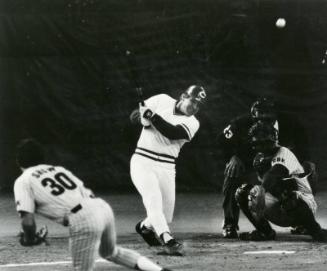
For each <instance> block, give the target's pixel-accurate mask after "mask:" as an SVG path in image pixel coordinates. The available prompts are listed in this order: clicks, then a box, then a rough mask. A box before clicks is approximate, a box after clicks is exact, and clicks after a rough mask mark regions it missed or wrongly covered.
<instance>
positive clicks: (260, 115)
mask: <svg viewBox="0 0 327 271" xmlns="http://www.w3.org/2000/svg"><path fill="white" fill-rule="evenodd" d="M251 116H252V118H254V119H255V120H270V121H273V120H276V111H275V104H274V102H273V101H272V100H270V99H268V98H260V99H258V100H257V101H255V102H254V103H253V104H252V106H251Z"/></svg>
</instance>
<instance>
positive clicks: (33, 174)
mask: <svg viewBox="0 0 327 271" xmlns="http://www.w3.org/2000/svg"><path fill="white" fill-rule="evenodd" d="M55 170H56V169H55V168H54V167H49V168H47V169H40V170H37V171H35V172H33V173H32V176H33V177H35V178H40V177H41V176H42V175H43V174H44V173H48V172H52V171H55Z"/></svg>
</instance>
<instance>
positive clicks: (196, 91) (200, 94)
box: [183, 85, 207, 103]
mask: <svg viewBox="0 0 327 271" xmlns="http://www.w3.org/2000/svg"><path fill="white" fill-rule="evenodd" d="M183 95H186V96H187V97H192V98H194V100H196V101H197V102H199V103H204V101H205V100H206V98H207V93H206V91H205V89H204V88H203V87H202V86H198V85H192V86H190V87H188V88H187V89H186V90H185V92H184V93H183Z"/></svg>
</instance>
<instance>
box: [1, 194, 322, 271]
mask: <svg viewBox="0 0 327 271" xmlns="http://www.w3.org/2000/svg"><path fill="white" fill-rule="evenodd" d="M104 198H105V199H106V200H108V201H109V202H110V204H111V205H112V206H113V208H114V210H115V213H116V223H117V228H118V235H119V237H118V243H119V244H120V245H122V246H124V247H127V248H132V249H136V250H137V251H139V252H140V253H142V254H144V255H146V256H148V257H150V258H151V259H154V260H155V261H157V262H158V263H160V264H162V265H164V266H167V267H169V268H171V269H173V270H205V271H206V270H261V271H262V270H264V269H265V270H326V268H327V257H326V256H327V244H323V243H312V242H311V241H310V238H309V237H307V236H294V235H291V234H289V229H283V228H279V227H276V230H277V232H278V240H277V241H272V242H240V241H231V240H224V239H223V238H222V236H221V234H220V225H221V222H222V213H221V208H220V204H221V197H220V196H217V195H214V194H199V195H195V194H182V195H178V196H177V206H176V213H175V221H174V223H173V225H172V229H173V231H174V232H175V233H176V237H177V238H178V239H180V240H183V242H184V245H185V253H186V255H185V256H184V257H167V256H158V255H156V253H157V252H158V250H157V249H153V248H149V247H148V246H147V245H146V244H145V243H144V242H142V240H141V238H140V237H139V236H138V235H137V234H135V233H134V225H135V224H136V222H137V221H138V220H139V219H140V218H141V217H142V216H143V215H144V211H143V207H142V203H141V200H140V199H139V198H138V196H137V195H114V196H108V195H105V196H104ZM317 201H318V204H319V205H320V206H323V207H321V208H320V210H319V212H318V219H319V221H320V222H321V224H322V225H323V226H324V227H327V223H326V221H327V220H326V218H327V211H326V206H327V202H326V201H327V193H326V192H321V193H319V194H318V196H317ZM0 204H1V210H0V213H1V223H0V270H10V271H26V270H33V271H39V270H55V271H57V270H58V271H59V270H60V271H63V270H71V269H70V259H71V258H70V255H69V251H68V239H67V232H66V230H67V229H66V228H64V227H61V226H59V225H56V224H54V223H52V222H49V221H48V220H44V219H38V225H42V224H47V225H48V227H49V231H50V234H49V241H50V243H51V244H50V246H46V245H42V246H38V247H33V248H25V247H22V246H20V245H19V244H18V242H17V237H16V235H17V232H18V229H19V220H18V217H17V215H16V214H15V211H14V205H13V200H12V198H11V196H10V195H6V196H2V197H1V198H0ZM240 227H241V229H242V230H250V229H251V226H250V225H249V223H248V222H246V221H245V219H244V218H243V217H242V219H241V222H240ZM252 253H254V254H252ZM95 270H99V271H100V270H101V271H102V270H126V269H125V268H123V267H120V266H117V265H114V264H112V263H109V262H105V261H99V262H97V264H96V269H95Z"/></svg>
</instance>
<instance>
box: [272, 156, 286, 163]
mask: <svg viewBox="0 0 327 271" xmlns="http://www.w3.org/2000/svg"><path fill="white" fill-rule="evenodd" d="M272 162H273V163H277V162H279V163H285V159H284V158H281V157H275V158H274V159H272Z"/></svg>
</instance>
